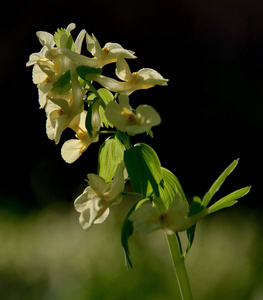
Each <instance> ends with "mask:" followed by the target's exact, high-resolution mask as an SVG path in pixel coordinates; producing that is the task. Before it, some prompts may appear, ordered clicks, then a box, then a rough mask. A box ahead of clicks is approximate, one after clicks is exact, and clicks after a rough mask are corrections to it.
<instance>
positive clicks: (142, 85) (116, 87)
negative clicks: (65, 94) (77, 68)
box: [86, 58, 168, 96]
mask: <svg viewBox="0 0 263 300" xmlns="http://www.w3.org/2000/svg"><path fill="white" fill-rule="evenodd" d="M116 65H117V68H116V75H117V77H118V78H119V79H121V80H123V82H120V81H117V80H115V79H112V78H109V77H106V76H103V75H97V74H89V75H87V76H86V79H87V80H94V81H97V82H99V83H100V84H101V85H102V86H104V87H105V88H107V89H109V90H111V91H112V92H117V93H120V94H124V95H127V96H129V95H130V94H131V93H133V92H134V91H136V90H141V89H149V88H151V87H154V86H155V85H162V86H166V85H167V82H168V79H164V78H163V76H162V75H161V74H159V73H158V72H157V71H155V70H153V69H149V68H144V69H141V70H139V71H138V72H134V73H131V70H130V68H129V65H128V64H127V62H126V61H125V59H124V58H119V59H118V60H117V63H116Z"/></svg>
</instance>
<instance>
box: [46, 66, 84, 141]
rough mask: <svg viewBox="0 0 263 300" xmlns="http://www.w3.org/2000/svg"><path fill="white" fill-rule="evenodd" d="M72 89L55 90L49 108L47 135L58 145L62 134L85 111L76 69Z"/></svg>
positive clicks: (72, 71) (47, 108)
mask: <svg viewBox="0 0 263 300" xmlns="http://www.w3.org/2000/svg"><path fill="white" fill-rule="evenodd" d="M70 74H71V82H72V89H70V90H69V91H67V90H65V89H60V88H58V89H54V90H53V92H52V97H50V98H49V99H50V100H49V101H48V103H47V106H46V113H47V125H46V129H47V135H48V137H49V138H50V139H51V140H55V143H56V144H58V142H59V140H60V136H61V134H62V132H63V131H64V130H65V129H66V128H67V127H68V126H69V125H70V123H71V121H72V120H73V119H74V118H75V117H76V116H77V115H78V114H80V113H81V112H82V111H83V107H84V104H83V90H82V88H81V86H80V84H79V82H78V79H77V74H76V69H75V67H74V66H72V67H71V70H70Z"/></svg>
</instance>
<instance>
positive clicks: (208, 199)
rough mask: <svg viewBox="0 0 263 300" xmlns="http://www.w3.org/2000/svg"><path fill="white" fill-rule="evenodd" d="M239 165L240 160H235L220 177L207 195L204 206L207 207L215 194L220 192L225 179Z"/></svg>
mask: <svg viewBox="0 0 263 300" xmlns="http://www.w3.org/2000/svg"><path fill="white" fill-rule="evenodd" d="M237 164H238V159H237V160H234V161H233V162H232V163H231V164H230V165H229V166H228V167H227V168H226V169H225V171H224V172H223V173H222V174H221V175H220V176H219V177H218V179H217V180H216V181H215V182H214V184H213V185H212V186H211V188H210V189H209V191H208V192H207V193H206V194H205V196H204V198H203V201H202V206H203V207H207V205H208V204H209V202H210V201H211V199H212V198H213V196H214V195H215V193H216V192H217V191H218V190H219V188H220V187H221V185H222V184H223V182H224V181H225V179H226V178H227V177H228V175H229V174H230V173H231V172H232V171H233V170H234V169H235V167H236V166H237Z"/></svg>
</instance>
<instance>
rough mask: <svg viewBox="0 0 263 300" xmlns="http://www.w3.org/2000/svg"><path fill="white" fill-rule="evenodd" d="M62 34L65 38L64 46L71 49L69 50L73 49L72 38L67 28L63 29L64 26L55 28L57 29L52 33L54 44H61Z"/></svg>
mask: <svg viewBox="0 0 263 300" xmlns="http://www.w3.org/2000/svg"><path fill="white" fill-rule="evenodd" d="M63 35H64V37H65V38H67V41H66V48H67V49H69V50H71V51H75V44H74V41H73V38H72V35H71V33H70V31H69V30H67V29H65V28H61V29H59V28H58V29H57V31H56V32H55V34H54V41H55V43H56V46H57V47H58V48H60V46H61V37H62V36H63Z"/></svg>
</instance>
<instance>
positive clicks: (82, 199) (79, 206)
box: [74, 186, 96, 212]
mask: <svg viewBox="0 0 263 300" xmlns="http://www.w3.org/2000/svg"><path fill="white" fill-rule="evenodd" d="M94 196H96V194H95V193H94V191H93V189H92V188H91V187H90V186H88V187H87V188H85V190H84V191H83V193H82V194H81V195H80V196H78V197H77V198H76V199H75V201H74V207H75V209H76V211H77V212H82V210H83V209H84V208H85V206H86V204H87V202H88V201H89V200H90V199H92V197H94Z"/></svg>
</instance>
